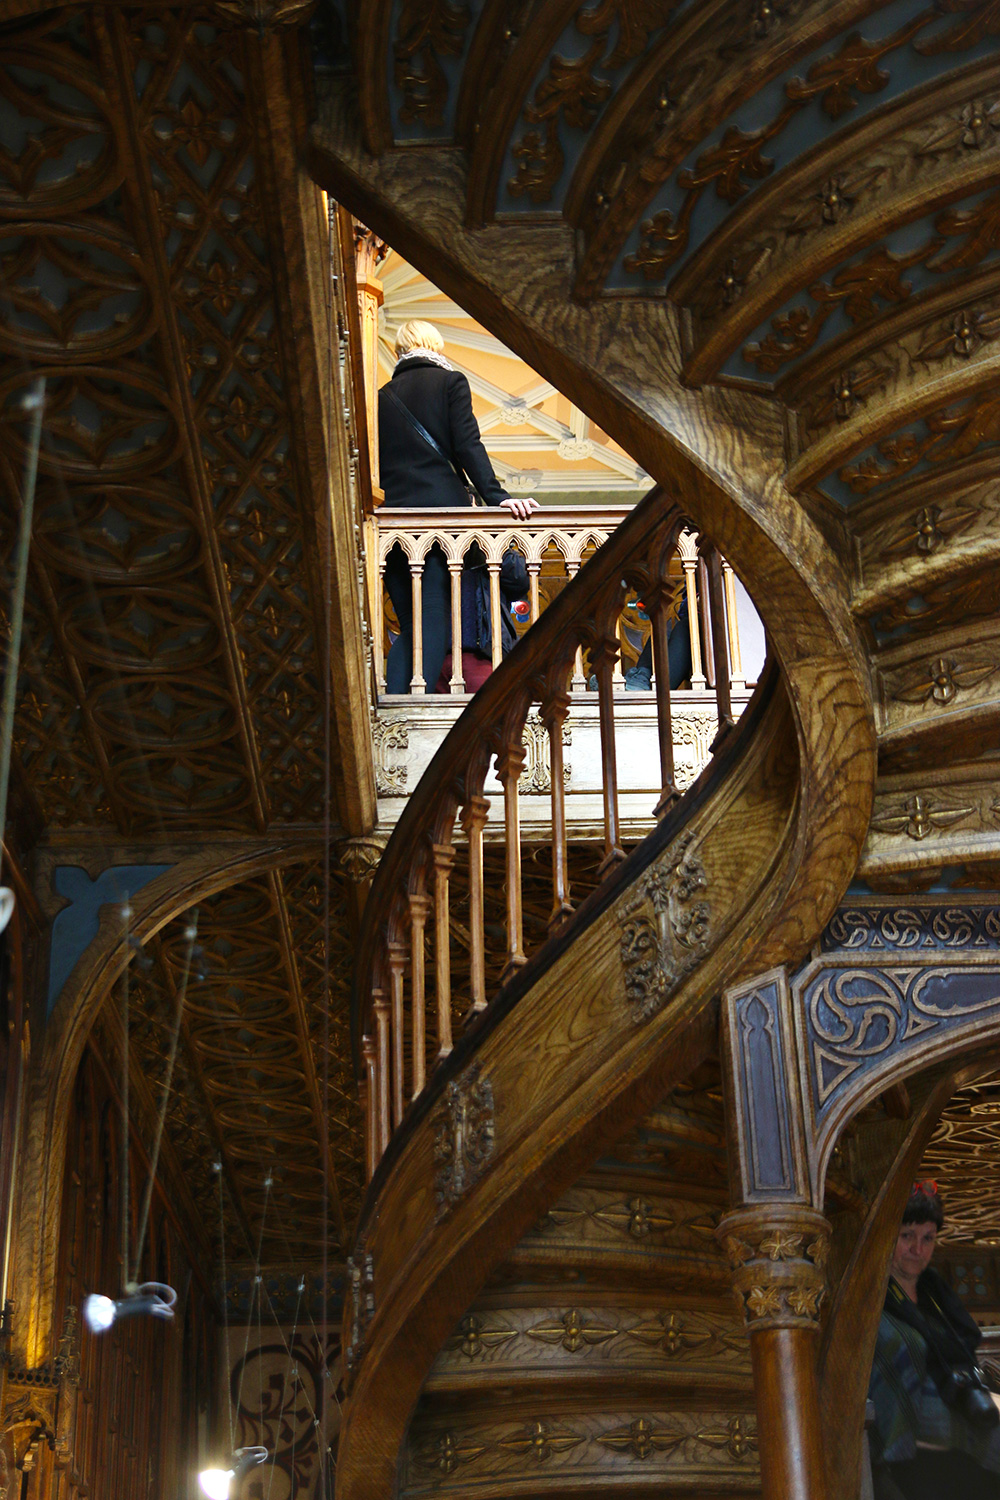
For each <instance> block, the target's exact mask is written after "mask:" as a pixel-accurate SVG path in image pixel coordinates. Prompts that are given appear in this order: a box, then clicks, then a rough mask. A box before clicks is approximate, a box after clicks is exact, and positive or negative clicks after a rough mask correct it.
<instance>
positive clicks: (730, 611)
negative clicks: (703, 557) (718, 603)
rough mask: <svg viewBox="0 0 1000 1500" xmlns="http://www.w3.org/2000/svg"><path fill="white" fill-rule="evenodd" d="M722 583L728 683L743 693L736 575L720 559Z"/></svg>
mask: <svg viewBox="0 0 1000 1500" xmlns="http://www.w3.org/2000/svg"><path fill="white" fill-rule="evenodd" d="M722 582H723V584H724V585H725V591H726V624H727V625H728V627H729V681H730V686H731V687H732V689H733V691H734V692H736V693H745V692H746V688H747V683H746V678H745V677H744V676H743V654H742V652H741V651H740V622H739V616H738V615H737V613H736V575H735V574H734V573H733V569H732V565H731V564H730V563H727V562H726V560H725V558H723V559H722Z"/></svg>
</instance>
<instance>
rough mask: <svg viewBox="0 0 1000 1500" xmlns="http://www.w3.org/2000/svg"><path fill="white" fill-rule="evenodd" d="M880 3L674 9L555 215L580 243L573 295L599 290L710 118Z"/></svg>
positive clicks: (715, 119) (736, 2)
mask: <svg viewBox="0 0 1000 1500" xmlns="http://www.w3.org/2000/svg"><path fill="white" fill-rule="evenodd" d="M882 3H883V0H847V3H844V0H841V3H840V4H837V5H830V4H829V3H825V4H824V3H823V0H812V4H810V5H808V6H805V7H800V8H799V11H800V13H799V14H798V15H796V16H795V17H794V20H793V19H791V18H789V19H787V20H784V21H783V20H781V19H780V18H778V17H777V16H775V18H774V24H773V25H771V26H767V25H761V26H760V27H759V28H757V27H755V23H754V20H753V17H752V16H751V15H749V14H748V10H747V7H746V6H745V5H743V4H742V3H741V0H709V3H708V4H700V5H698V6H694V7H692V8H691V9H690V10H688V11H686V12H684V13H682V14H681V15H680V16H679V17H678V20H677V23H676V25H675V26H673V27H672V28H671V29H670V30H668V31H667V32H666V33H665V34H664V35H663V36H662V37H660V38H659V40H658V41H657V43H656V45H655V46H654V47H651V48H650V49H649V51H648V52H647V53H646V54H645V56H644V57H643V58H642V59H641V61H640V63H639V64H638V65H637V66H636V68H635V69H634V70H633V72H632V74H631V75H630V76H629V78H628V79H627V80H626V82H625V83H624V84H623V85H622V86H621V87H620V88H619V89H618V91H617V92H616V94H615V97H614V99H613V101H612V102H611V103H610V104H609V106H608V108H607V111H606V113H605V115H604V116H602V118H601V120H600V121H599V122H598V124H597V126H596V127H595V129H594V132H593V134H592V135H591V137H590V139H589V140H588V141H587V144H586V146H585V147H584V150H583V151H582V152H581V155H580V158H579V161H578V163H577V166H576V169H575V171H574V173H573V180H572V182H571V183H570V187H569V191H568V193H567V197H566V203H565V208H564V213H565V216H566V218H567V219H568V220H569V222H570V223H571V224H573V225H574V226H575V227H577V228H579V229H582V230H583V233H584V238H585V244H586V248H585V250H584V252H583V255H582V256H581V259H580V264H579V266H578V268H577V272H576V278H575V283H574V292H575V294H576V295H577V296H579V297H583V298H589V297H594V296H597V295H598V294H599V292H600V291H601V289H602V288H603V286H604V284H605V282H606V280H607V277H608V273H609V272H610V270H611V267H612V266H613V265H614V262H615V259H616V257H617V256H618V253H619V252H620V250H621V247H622V245H623V244H624V242H625V239H626V237H627V236H628V234H629V231H630V230H631V229H632V227H633V225H634V224H635V223H636V222H637V220H638V219H639V218H640V217H641V215H642V213H643V211H644V210H645V208H646V206H647V204H648V203H649V200H650V198H651V197H652V196H653V195H654V193H655V192H656V190H657V189H658V188H659V187H661V186H662V185H663V183H665V182H666V181H667V180H668V179H669V178H670V176H671V174H672V173H673V172H674V171H676V169H677V168H678V167H679V166H680V164H681V162H682V161H683V160H684V158H685V157H686V156H687V155H688V154H689V153H690V152H691V150H692V149H693V148H694V147H695V146H696V145H697V143H698V142H699V141H700V140H703V139H704V138H705V137H706V136H707V135H709V134H710V133H711V132H712V131H713V130H714V129H715V128H716V126H717V125H718V123H719V121H720V120H724V119H725V118H726V116H727V115H729V114H731V113H732V112H733V111H734V110H735V109H737V108H738V107H739V105H740V104H741V103H743V102H745V101H746V100H747V99H749V98H751V97H752V96H753V94H754V93H755V92H756V91H758V90H759V89H761V88H763V87H765V86H766V85H767V84H768V83H769V82H770V81H771V80H772V79H773V78H775V77H777V76H779V75H780V74H781V73H783V72H784V71H785V70H786V69H787V68H788V67H789V66H790V65H791V64H792V63H794V61H795V59H796V58H797V57H801V56H803V55H805V54H807V53H808V52H810V51H811V50H812V49H813V48H814V47H816V46H819V45H821V44H822V43H823V42H824V41H827V40H829V39H830V38H832V37H835V36H837V34H838V33H839V32H840V31H842V30H843V29H844V28H845V27H847V26H850V25H853V24H855V23H856V22H857V21H859V20H861V19H863V18H864V17H865V16H866V15H868V14H870V13H871V12H872V11H873V10H877V9H878V8H879V7H880V6H881V4H882ZM661 101H662V102H661Z"/></svg>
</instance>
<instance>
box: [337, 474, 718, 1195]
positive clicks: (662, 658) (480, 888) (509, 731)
mask: <svg viewBox="0 0 1000 1500" xmlns="http://www.w3.org/2000/svg"><path fill="white" fill-rule="evenodd" d="M688 527H689V523H687V522H686V520H685V517H684V516H683V515H682V514H681V512H680V510H679V509H678V508H677V507H676V506H675V505H673V504H672V503H671V502H670V500H669V498H668V497H667V495H666V494H665V492H664V491H663V490H662V489H659V488H657V489H654V490H652V491H651V492H650V494H649V495H647V496H646V497H645V499H644V500H643V501H642V502H641V503H640V504H639V505H638V506H637V507H636V508H635V510H633V511H632V513H631V514H630V515H629V516H628V517H627V518H626V520H624V521H623V522H622V524H621V525H620V526H619V527H618V528H617V530H616V531H615V532H614V533H613V534H612V536H610V537H609V538H608V540H607V541H606V542H605V543H604V544H603V546H601V547H600V548H599V549H598V551H597V552H596V553H595V555H594V556H593V557H592V558H591V559H590V560H589V561H588V562H587V563H586V564H585V565H584V566H583V567H582V568H581V570H580V571H579V573H578V574H577V575H576V577H575V578H573V579H571V580H570V581H569V583H568V584H567V585H566V587H565V589H564V590H563V591H562V593H561V594H560V595H559V597H558V598H557V599H556V600H554V601H553V603H552V604H551V605H550V606H549V608H548V609H547V610H546V612H545V613H544V615H543V616H542V617H541V618H540V620H539V621H538V622H537V623H536V624H535V625H534V627H533V628H532V629H531V630H530V631H529V632H528V633H527V634H526V635H525V636H524V637H523V638H522V639H521V641H520V642H519V643H518V645H517V646H516V647H515V649H514V650H513V651H512V652H511V654H510V656H509V657H508V658H507V659H506V660H505V661H504V662H503V663H502V665H501V666H500V668H499V669H498V670H497V671H495V672H494V673H493V674H492V676H491V677H490V678H489V679H488V680H487V682H486V683H485V685H484V686H483V687H482V688H481V689H480V690H479V692H478V693H477V694H476V695H475V697H474V699H473V700H472V702H471V703H470V704H469V705H468V707H467V708H466V709H465V711H464V713H463V714H462V716H461V717H460V718H459V720H458V722H457V723H456V724H455V725H454V727H453V728H452V730H451V732H450V733H449V734H448V735H447V737H446V738H445V740H444V742H443V743H442V744H441V746H440V747H439V749H438V751H437V753H436V755H435V756H434V758H433V760H432V761H431V763H430V766H429V767H428V769H427V771H426V772H425V774H424V775H423V777H422V778H421V780H420V782H419V783H418V785H417V787H416V788H415V790H414V792H413V794H412V796H411V797H410V799H409V801H408V803H407V806H406V808H405V810H404V811H403V813H402V815H401V817H400V819H399V822H398V823H397V825H396V828H395V830H394V832H393V834H392V837H391V839H390V840H389V844H388V846H387V848H386V851H385V854H384V855H383V857H382V860H381V861H380V864H379V867H378V871H377V873H376V876H375V879H374V882H373V885H372V889H371V893H370V895H369V897H368V901H367V904H366V908H365V914H364V919H363V923H362V928H361V934H360V941H359V948H358V964H357V969H356V976H357V977H356V987H355V994H354V1002H353V1006H352V1037H353V1041H354V1045H355V1049H356V1056H357V1054H358V1052H360V1053H361V1054H362V1055H363V1056H364V1061H365V1067H366V1072H367V1085H368V1087H367V1093H368V1099H367V1108H366V1116H367V1133H368V1152H367V1159H368V1161H367V1164H368V1175H369V1177H370V1176H371V1175H372V1173H373V1172H374V1168H375V1165H376V1163H377V1161H378V1159H379V1157H380V1156H381V1154H382V1152H383V1151H384V1150H385V1147H386V1145H387V1144H388V1140H389V1137H390V1134H391V1131H392V1130H394V1129H395V1128H397V1127H398V1126H399V1125H400V1124H401V1122H402V1120H403V1118H404V1116H405V1114H406V1112H407V1109H408V1108H409V1106H410V1104H411V1102H412V1101H413V1100H415V1099H417V1098H418V1097H419V1095H420V1094H421V1092H422V1091H423V1089H424V1087H425V1085H426V1082H427V1078H428V1066H427V1064H428V1049H429V1046H430V1045H433V1047H434V1063H437V1062H440V1061H443V1060H444V1058H446V1057H447V1056H448V1054H449V1053H450V1052H451V1050H452V1046H453V1018H452V996H453V993H454V991H455V985H454V983H453V979H454V977H455V976H454V974H453V969H454V967H455V966H454V964H453V958H452V948H453V946H455V945H456V944H455V932H454V926H453V924H452V922H451V917H450V911H449V883H450V877H451V870H452V867H453V864H454V861H455V857H456V853H457V850H456V846H455V843H454V841H453V833H454V828H455V824H456V822H457V821H460V823H461V827H462V829H463V831H464V834H465V837H466V842H467V847H468V864H469V922H468V930H467V932H464V930H463V933H462V934H461V937H462V941H463V946H464V942H465V940H467V947H468V963H467V975H466V980H467V982H466V986H465V987H466V990H467V1000H468V1002H469V1004H468V1010H467V1013H466V1015H465V1016H464V1017H463V1020H462V1022H461V1023H460V1024H462V1025H465V1024H467V1023H468V1022H469V1021H471V1020H473V1019H474V1018H475V1017H476V1015H477V1014H479V1013H480V1012H482V1011H483V1010H484V1009H486V1006H487V1002H488V997H487V994H486V940H485V918H484V894H485V893H484V884H483V879H484V877H483V846H484V829H485V825H486V818H487V813H488V810H489V805H490V804H489V802H488V801H487V799H486V797H485V796H484V795H483V791H484V783H485V781H486V777H487V775H488V773H489V769H490V764H491V761H492V760H493V759H494V757H495V758H496V774H497V777H498V779H499V780H500V782H501V785H502V787H503V796H504V809H505V820H504V870H505V897H506V922H505V930H506V955H505V958H506V961H505V966H504V970H503V974H502V976H501V985H500V988H501V989H502V988H503V986H504V984H505V983H506V982H507V981H508V980H509V979H510V978H511V977H512V975H513V974H515V973H516V972H517V970H518V969H519V968H520V967H522V966H523V964H524V963H525V962H526V961H527V955H526V953H525V948H524V938H523V911H522V881H521V841H520V824H519V814H518V777H519V775H520V772H521V769H522V766H523V763H524V759H525V750H524V745H523V731H524V727H525V723H526V721H527V718H528V714H529V711H530V709H531V707H532V705H533V704H536V703H537V704H538V705H539V706H540V707H539V720H540V722H541V724H542V725H543V726H544V729H545V731H546V732H547V735H548V743H549V755H550V766H551V772H550V786H551V791H550V796H551V841H552V854H553V859H552V888H553V905H552V913H551V916H550V919H549V923H548V932H549V934H551V933H553V932H555V931H557V930H558V929H559V928H560V927H561V926H562V924H563V923H564V922H565V921H566V920H567V918H568V917H569V916H570V914H571V913H572V911H573V906H572V903H571V899H570V896H571V892H570V884H569V874H568V844H567V829H566V815H565V801H564V786H563V756H562V748H563V747H562V727H563V724H564V722H565V720H566V718H567V716H568V713H569V707H570V693H569V685H570V681H571V679H572V676H573V674H574V667H576V669H577V675H579V671H580V660H581V656H582V653H583V651H587V652H588V654H589V658H590V668H591V671H592V672H593V674H594V676H596V679H597V701H598V713H599V722H600V732H601V759H602V771H603V782H604V858H603V861H602V863H601V866H600V870H599V880H601V881H603V880H605V879H606V878H607V876H608V874H609V873H610V871H611V870H612V869H614V868H615V867H616V865H617V864H619V863H620V861H621V860H622V859H624V857H625V851H624V849H623V847H622V839H621V825H620V819H619V809H618V785H617V774H616V758H615V733H614V693H613V669H614V664H615V661H616V659H617V655H618V651H619V640H618V629H617V621H618V616H619V613H620V610H621V597H622V586H623V584H625V585H627V586H629V587H634V588H636V589H637V590H638V591H639V592H640V593H641V595H642V598H643V600H644V601H645V605H646V608H647V610H648V612H649V615H650V619H651V621H652V638H653V659H654V667H655V682H656V710H657V723H658V740H659V752H660V773H661V775H660V782H661V792H660V797H659V799H658V802H657V806H656V809H655V812H656V815H657V816H662V815H663V813H665V812H666V811H667V810H668V809H670V808H672V807H673V806H674V805H675V804H676V803H677V802H678V800H679V799H680V793H679V791H678V789H677V785H676V781H675V777H674V763H673V736H672V728H671V704H670V689H669V667H668V660H667V628H668V617H669V612H670V604H671V599H672V594H673V589H674V581H673V580H671V579H670V578H669V576H668V570H669V564H670V559H671V556H672V555H673V554H674V553H675V552H676V551H677V550H678V539H679V537H680V534H681V532H682V531H684V530H685V529H687V528H688ZM700 550H701V554H702V556H703V558H704V559H705V562H706V564H707V572H708V582H709V588H708V594H709V605H710V610H711V635H712V649H713V656H714V664H715V679H716V684H717V700H718V718H719V735H717V736H716V740H715V742H714V744H713V750H714V749H715V748H716V746H717V745H718V744H719V743H720V741H721V737H722V736H723V735H724V734H725V733H726V732H727V731H728V729H729V728H731V727H732V724H733V716H732V708H731V703H730V694H729V662H728V641H727V632H726V622H725V603H724V598H723V584H722V572H721V562H720V558H719V555H718V553H717V551H716V550H715V548H714V547H713V546H712V545H711V544H710V543H708V542H707V541H704V540H702V542H701V544H700ZM428 938H429V939H430V941H431V943H432V945H433V949H434V971H435V985H434V996H433V1002H430V1001H429V999H428V993H427V991H428V986H427V964H426V956H427V955H426V944H427V941H428ZM407 970H408V971H409V983H408V985H407V983H406V974H407ZM407 1065H408V1066H409V1078H407V1077H406V1071H407ZM407 1085H409V1087H407Z"/></svg>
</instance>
